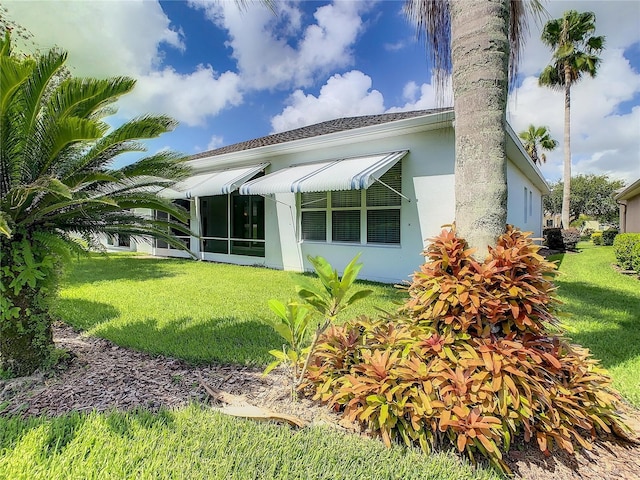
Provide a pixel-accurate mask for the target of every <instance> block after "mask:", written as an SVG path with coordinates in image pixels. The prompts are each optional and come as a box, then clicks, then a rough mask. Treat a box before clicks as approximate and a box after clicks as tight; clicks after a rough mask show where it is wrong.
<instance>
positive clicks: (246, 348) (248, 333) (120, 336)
mask: <svg viewBox="0 0 640 480" xmlns="http://www.w3.org/2000/svg"><path fill="white" fill-rule="evenodd" d="M91 333H92V334H95V335H98V336H100V337H103V338H106V339H108V340H111V341H112V342H114V343H116V344H118V345H121V346H124V347H129V348H135V349H138V350H143V351H145V352H148V353H151V354H159V355H167V356H171V357H175V358H179V359H182V360H185V361H187V362H189V363H193V364H201V363H210V362H215V363H223V364H236V365H249V366H263V365H266V364H267V363H268V362H269V361H271V357H270V355H269V353H268V352H269V350H272V349H274V348H275V349H279V348H281V345H282V343H283V340H282V339H281V338H280V337H279V336H278V335H277V334H276V333H275V332H274V331H273V329H272V328H271V327H270V326H268V325H266V324H264V323H262V322H260V321H258V320H243V319H238V318H235V317H220V318H214V317H212V318H210V319H208V320H207V321H206V322H204V323H194V322H193V320H192V319H191V318H189V317H183V318H180V319H177V320H174V321H172V322H170V323H164V324H162V323H161V322H159V321H158V320H157V319H155V318H146V319H142V320H139V321H137V322H132V323H127V324H125V325H122V324H110V323H103V324H100V325H97V326H96V328H94V329H93V331H92V332H91Z"/></svg>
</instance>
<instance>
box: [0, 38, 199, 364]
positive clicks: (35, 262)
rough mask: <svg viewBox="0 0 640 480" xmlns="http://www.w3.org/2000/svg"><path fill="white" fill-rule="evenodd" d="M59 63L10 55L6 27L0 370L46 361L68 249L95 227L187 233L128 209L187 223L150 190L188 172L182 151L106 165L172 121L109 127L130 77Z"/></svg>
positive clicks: (0, 44) (0, 148)
mask: <svg viewBox="0 0 640 480" xmlns="http://www.w3.org/2000/svg"><path fill="white" fill-rule="evenodd" d="M65 61H66V54H65V53H63V52H60V51H58V50H55V49H53V50H50V51H49V52H47V53H45V54H42V55H35V56H33V57H19V56H15V55H13V54H12V51H11V41H10V36H9V33H7V34H6V35H5V37H4V39H2V40H0V67H1V68H0V70H1V72H2V75H1V76H0V92H1V95H0V251H1V252H2V258H1V260H2V262H1V269H0V285H1V286H0V289H2V292H3V297H2V298H3V313H2V318H0V323H2V325H0V329H1V331H2V340H1V341H0V368H9V369H11V370H12V371H13V372H14V373H15V374H28V373H31V372H32V371H33V370H34V369H35V368H37V367H38V366H39V365H43V364H44V363H46V356H47V352H48V351H49V348H48V347H50V345H51V332H50V323H51V317H50V315H49V308H50V304H51V301H52V298H53V297H52V296H53V295H54V294H55V284H56V273H57V271H58V270H59V269H60V267H61V265H62V262H63V260H64V257H65V255H67V254H68V252H73V253H78V252H81V251H84V250H86V248H87V246H91V245H94V244H95V241H96V235H97V234H100V233H106V234H110V235H113V234H123V235H128V236H133V237H136V236H152V237H158V238H162V239H164V240H165V241H167V242H169V243H171V244H172V245H175V246H177V247H180V246H181V243H180V242H179V241H178V240H176V239H175V238H174V237H173V236H172V235H171V233H170V230H169V227H171V226H173V227H174V228H176V229H178V230H180V231H188V230H187V229H186V227H185V226H184V225H182V224H180V223H179V222H161V221H155V220H153V219H150V218H148V217H146V216H144V215H142V214H140V213H136V211H135V209H137V208H150V209H155V210H162V211H166V212H169V213H171V215H173V216H174V217H176V218H177V219H179V220H181V221H185V220H186V212H185V211H184V209H181V208H178V207H176V206H174V205H173V204H172V203H171V202H170V201H168V200H164V199H161V198H160V197H158V196H156V195H155V193H154V192H155V191H157V190H159V189H160V188H163V187H166V186H168V185H171V184H173V183H174V182H175V180H176V179H178V178H181V176H183V175H184V174H186V169H185V167H184V166H183V163H182V162H183V158H182V157H181V156H180V155H178V154H176V153H173V152H162V153H158V154H155V155H152V156H148V157H146V158H143V159H141V160H139V161H137V162H135V163H133V164H131V165H128V166H125V167H122V168H120V169H113V168H111V163H112V161H113V159H114V158H115V157H116V156H117V155H120V154H122V153H126V152H140V151H144V146H143V145H142V144H140V143H139V142H138V140H140V139H144V138H153V137H156V136H158V135H160V134H162V133H164V132H166V131H167V130H170V129H172V128H173V127H174V126H175V123H174V122H173V120H171V119H169V118H167V117H163V116H145V117H140V118H137V119H134V120H131V121H129V122H126V123H124V124H123V125H122V126H120V127H117V128H115V129H113V130H111V131H110V126H109V125H108V124H107V123H106V122H105V121H104V120H103V118H104V117H105V116H106V115H108V114H110V113H112V112H113V109H112V108H111V105H112V103H113V102H115V101H116V100H117V99H118V98H119V97H120V96H121V95H124V94H125V93H128V92H129V91H131V89H132V88H133V86H134V84H135V82H134V81H133V80H131V79H128V78H123V77H116V78H111V79H106V80H96V79H80V78H72V77H71V76H69V75H68V73H66V71H65V69H64V66H65ZM25 245H28V248H27V247H25Z"/></svg>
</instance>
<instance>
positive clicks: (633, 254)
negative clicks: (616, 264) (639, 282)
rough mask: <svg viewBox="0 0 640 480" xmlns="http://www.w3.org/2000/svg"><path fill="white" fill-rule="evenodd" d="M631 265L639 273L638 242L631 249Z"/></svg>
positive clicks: (639, 247) (639, 243)
mask: <svg viewBox="0 0 640 480" xmlns="http://www.w3.org/2000/svg"><path fill="white" fill-rule="evenodd" d="M631 267H632V268H633V269H634V270H635V271H636V273H638V274H639V275H640V242H638V243H636V244H635V245H634V246H633V250H632V251H631Z"/></svg>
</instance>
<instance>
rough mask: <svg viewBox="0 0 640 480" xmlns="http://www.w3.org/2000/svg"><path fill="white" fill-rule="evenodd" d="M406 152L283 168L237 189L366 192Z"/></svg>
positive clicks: (251, 191) (257, 192) (248, 192)
mask: <svg viewBox="0 0 640 480" xmlns="http://www.w3.org/2000/svg"><path fill="white" fill-rule="evenodd" d="M407 153H408V150H401V151H397V152H391V153H383V154H377V155H366V156H361V157H351V158H341V159H337V160H330V161H326V162H320V163H307V164H303V165H295V166H292V167H288V168H284V169H282V170H278V171H276V172H273V173H270V174H269V175H265V176H264V177H260V178H256V179H254V180H251V181H249V182H247V183H244V184H242V185H241V186H240V189H239V192H240V194H241V195H266V194H270V193H289V192H293V193H298V192H300V193H306V192H327V191H335V190H363V189H366V188H369V187H370V186H371V185H372V184H373V183H374V182H375V181H376V180H378V179H379V178H380V177H381V176H382V175H384V174H385V173H386V172H387V171H388V170H389V169H390V168H391V167H393V166H394V165H395V164H396V163H398V162H399V161H400V159H402V157H404V156H405V155H406V154H407Z"/></svg>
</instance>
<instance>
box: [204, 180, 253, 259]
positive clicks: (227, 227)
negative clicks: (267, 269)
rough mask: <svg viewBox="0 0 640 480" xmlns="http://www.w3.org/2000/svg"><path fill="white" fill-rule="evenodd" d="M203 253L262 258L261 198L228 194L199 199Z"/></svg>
mask: <svg viewBox="0 0 640 480" xmlns="http://www.w3.org/2000/svg"><path fill="white" fill-rule="evenodd" d="M200 215H201V217H202V251H204V252H209V253H225V254H228V253H231V254H234V255H249V256H254V257H264V244H265V241H264V225H265V224H264V198H263V197H261V196H259V195H240V194H238V192H237V191H235V192H233V193H231V194H229V195H215V196H211V197H202V198H200Z"/></svg>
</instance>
